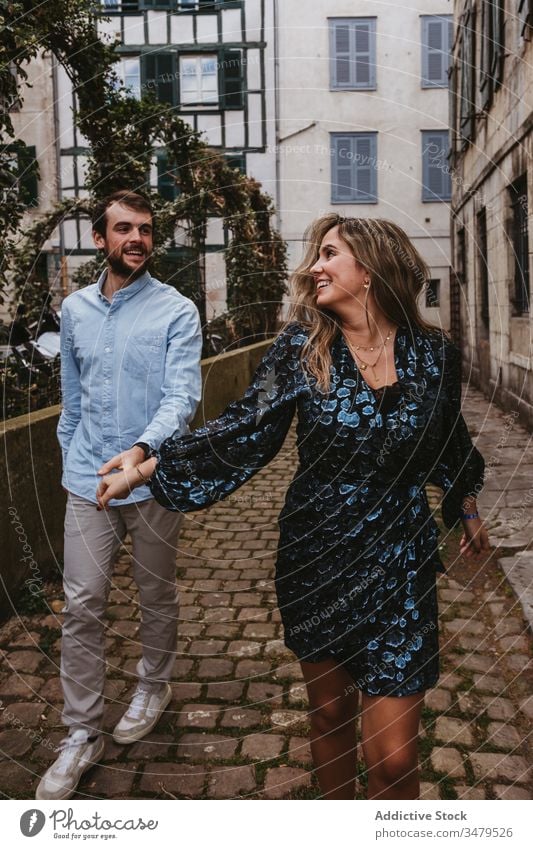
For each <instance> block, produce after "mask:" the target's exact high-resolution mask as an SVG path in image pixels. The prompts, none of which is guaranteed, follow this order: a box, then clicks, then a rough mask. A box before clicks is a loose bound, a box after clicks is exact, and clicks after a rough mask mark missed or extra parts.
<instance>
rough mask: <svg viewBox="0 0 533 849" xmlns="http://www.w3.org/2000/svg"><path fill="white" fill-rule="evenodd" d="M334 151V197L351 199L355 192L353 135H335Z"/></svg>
mask: <svg viewBox="0 0 533 849" xmlns="http://www.w3.org/2000/svg"><path fill="white" fill-rule="evenodd" d="M333 151H334V158H333V166H334V167H333V199H334V200H337V201H343V200H345V201H349V200H351V199H352V197H353V195H354V193H355V185H354V181H353V167H352V162H353V159H354V155H353V138H352V136H334V147H333Z"/></svg>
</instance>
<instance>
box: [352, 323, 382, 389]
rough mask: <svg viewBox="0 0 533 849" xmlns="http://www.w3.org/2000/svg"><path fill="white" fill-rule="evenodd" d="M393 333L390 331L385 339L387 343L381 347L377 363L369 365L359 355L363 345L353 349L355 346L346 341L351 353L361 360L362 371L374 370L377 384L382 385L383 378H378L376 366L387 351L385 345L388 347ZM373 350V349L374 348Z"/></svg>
mask: <svg viewBox="0 0 533 849" xmlns="http://www.w3.org/2000/svg"><path fill="white" fill-rule="evenodd" d="M391 333H392V330H390V331H389V333H388V335H387V338H386V339H385V341H384V342H383V344H382V345H381V346H380V351H379V354H378V355H377V357H376V359H375V361H374V362H373V363H367V362H366V360H363V358H362V357H361V354H358V353H357V351H358V349H359V348H361V347H362V346H361V345H358V346H357V348H354V347H353V345H351V344H350V342H349V341H348V339H346V342H347V345H348V348H349V349H350V351H351V352H352V354H353V355H354V356H355V357H357V359H358V360H359V362H360V363H361V365H360V366H359V368H360V369H361V371H366V370H367V368H371V369H372V371H373V373H374V380H375V382H376V383H381V382H382V381H381V378H380V377H378V376H377V375H376V366H377V364H378V362H379V360H380V359H381V355H382V353H383V351H384V350H385V345H386V344H387V342H388V341H389V339H390V336H391ZM345 338H346V337H345ZM371 350H373V348H372V349H371Z"/></svg>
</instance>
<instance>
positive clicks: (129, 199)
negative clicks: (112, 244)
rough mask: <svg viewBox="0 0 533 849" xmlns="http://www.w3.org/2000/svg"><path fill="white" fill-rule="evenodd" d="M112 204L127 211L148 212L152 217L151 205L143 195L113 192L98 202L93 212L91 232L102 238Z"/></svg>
mask: <svg viewBox="0 0 533 849" xmlns="http://www.w3.org/2000/svg"><path fill="white" fill-rule="evenodd" d="M113 203H120V204H122V206H126V207H127V208H128V209H134V210H135V211H136V212H148V213H149V214H150V215H151V216H152V217H153V215H154V210H153V207H152V204H151V203H150V201H149V200H148V198H145V197H144V195H141V194H139V193H138V192H130V191H129V190H128V189H120V191H118V192H113V194H112V195H108V196H107V197H105V198H102V200H100V201H98V203H97V204H96V205H95V207H94V210H93V216H92V225H93V230H94V231H95V232H96V233H99V234H100V236H103V237H104V238H105V234H106V229H107V215H106V213H107V210H108V209H109V207H110V206H111V204H113Z"/></svg>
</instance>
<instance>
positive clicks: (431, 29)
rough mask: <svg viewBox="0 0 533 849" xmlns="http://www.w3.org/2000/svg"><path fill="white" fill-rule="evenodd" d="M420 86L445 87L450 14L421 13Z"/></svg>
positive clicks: (447, 66) (450, 28) (450, 30)
mask: <svg viewBox="0 0 533 849" xmlns="http://www.w3.org/2000/svg"><path fill="white" fill-rule="evenodd" d="M421 20H422V88H447V86H448V68H449V65H450V53H451V49H452V44H453V16H452V15H422V18H421Z"/></svg>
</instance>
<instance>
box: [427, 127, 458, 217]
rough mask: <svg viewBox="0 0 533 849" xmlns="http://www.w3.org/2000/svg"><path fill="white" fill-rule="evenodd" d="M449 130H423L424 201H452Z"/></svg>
mask: <svg viewBox="0 0 533 849" xmlns="http://www.w3.org/2000/svg"><path fill="white" fill-rule="evenodd" d="M449 146H450V136H449V131H448V130H422V200H423V201H442V200H450V199H451V196H452V181H451V175H450V167H449V165H448V150H449Z"/></svg>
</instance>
